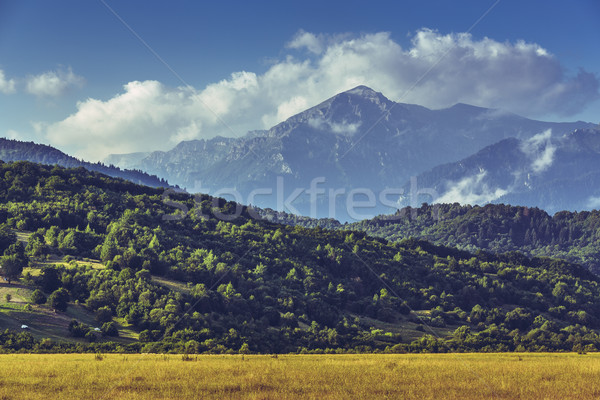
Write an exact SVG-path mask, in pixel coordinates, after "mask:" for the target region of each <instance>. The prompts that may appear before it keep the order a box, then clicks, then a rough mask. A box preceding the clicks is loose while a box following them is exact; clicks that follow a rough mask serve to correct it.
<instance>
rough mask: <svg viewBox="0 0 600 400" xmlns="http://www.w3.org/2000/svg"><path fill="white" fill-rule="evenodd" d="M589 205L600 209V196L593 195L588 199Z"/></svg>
mask: <svg viewBox="0 0 600 400" xmlns="http://www.w3.org/2000/svg"><path fill="white" fill-rule="evenodd" d="M587 207H588V208H591V209H595V210H598V209H600V197H594V196H591V197H590V198H589V199H588V201H587Z"/></svg>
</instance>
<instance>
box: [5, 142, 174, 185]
mask: <svg viewBox="0 0 600 400" xmlns="http://www.w3.org/2000/svg"><path fill="white" fill-rule="evenodd" d="M0 160H3V161H5V162H11V161H30V162H35V163H40V164H48V165H60V166H62V167H66V168H76V167H84V168H86V169H88V170H90V171H96V172H101V173H103V174H106V175H108V176H112V177H115V178H123V179H127V180H128V181H131V182H133V183H137V184H141V185H146V186H152V187H168V186H169V184H168V182H167V181H166V180H164V179H161V178H158V177H157V176H155V175H148V174H147V173H145V172H143V171H139V170H127V169H121V168H119V167H115V166H112V165H110V166H106V165H104V164H101V163H96V164H93V163H89V162H86V161H80V160H78V159H76V158H75V157H71V156H69V155H67V154H65V153H63V152H62V151H60V150H58V149H55V148H54V147H51V146H47V145H44V144H37V143H33V142H21V141H18V140H10V139H5V138H0Z"/></svg>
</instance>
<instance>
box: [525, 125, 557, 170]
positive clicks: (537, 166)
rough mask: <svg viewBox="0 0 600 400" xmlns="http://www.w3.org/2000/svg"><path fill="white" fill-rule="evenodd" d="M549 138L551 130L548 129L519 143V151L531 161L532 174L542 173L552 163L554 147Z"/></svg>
mask: <svg viewBox="0 0 600 400" xmlns="http://www.w3.org/2000/svg"><path fill="white" fill-rule="evenodd" d="M551 138H552V130H551V129H548V130H546V131H544V132H542V133H538V134H537V135H535V136H533V137H531V138H529V139H527V140H525V141H523V142H522V143H521V151H522V152H523V153H525V154H527V155H528V156H529V157H531V159H532V162H531V168H532V169H533V171H534V172H537V173H539V172H543V171H545V170H547V169H548V168H550V166H551V165H552V163H553V162H554V153H555V152H556V146H555V145H554V144H553V143H552V141H551V140H550V139H551Z"/></svg>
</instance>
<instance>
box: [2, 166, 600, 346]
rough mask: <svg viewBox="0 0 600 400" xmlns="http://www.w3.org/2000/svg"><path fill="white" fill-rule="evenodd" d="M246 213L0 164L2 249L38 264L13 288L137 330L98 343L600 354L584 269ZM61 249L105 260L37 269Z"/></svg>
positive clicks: (51, 170) (592, 285)
mask: <svg viewBox="0 0 600 400" xmlns="http://www.w3.org/2000/svg"><path fill="white" fill-rule="evenodd" d="M253 213H254V212H253V210H252V209H249V208H246V207H243V206H240V205H238V204H235V203H231V202H226V201H224V200H222V199H214V198H211V197H209V196H206V195H201V196H195V197H192V196H190V195H187V194H176V193H171V194H169V196H168V198H165V197H164V196H163V191H162V190H160V189H153V188H149V187H145V186H139V185H134V184H132V183H129V182H126V181H123V180H118V179H112V178H108V177H106V176H102V175H101V174H98V173H93V172H88V171H86V170H84V169H63V168H59V167H48V166H42V165H36V164H31V163H26V162H17V163H12V164H6V163H0V225H1V226H0V233H1V234H2V235H1V238H2V240H1V241H0V244H1V245H2V248H1V249H0V250H3V251H4V254H5V256H4V257H9V258H10V257H12V258H13V259H16V260H20V259H21V258H22V257H25V256H28V257H30V259H31V260H32V261H33V266H34V268H33V270H32V271H31V273H30V274H29V275H27V276H25V277H24V278H23V279H22V280H21V282H20V284H26V285H30V287H31V288H32V289H33V288H39V289H40V290H41V291H43V292H45V295H46V296H49V297H50V298H53V299H54V300H52V302H51V303H52V304H55V303H54V302H55V301H57V303H56V304H57V306H56V307H58V306H60V303H58V300H57V298H58V297H59V294H60V296H63V295H64V294H65V293H66V294H67V300H69V301H70V302H71V303H69V304H71V305H68V304H64V305H66V306H67V307H72V304H73V302H74V301H77V302H78V303H79V304H80V305H83V306H85V307H86V310H87V312H89V313H94V314H95V315H97V316H99V317H100V318H101V319H102V321H108V322H105V323H106V324H109V325H107V326H105V325H102V329H103V330H106V332H107V335H108V336H107V337H109V338H110V335H111V334H114V333H115V332H114V326H113V328H111V325H110V323H111V322H115V323H116V322H118V323H121V322H123V323H127V324H129V325H130V326H131V328H132V329H134V330H136V331H137V332H139V342H134V343H133V344H129V345H119V346H121V347H115V346H116V345H111V344H110V343H107V342H106V340H107V339H106V337H105V338H104V339H101V338H97V339H98V340H102V341H101V342H100V343H98V344H97V345H94V346H95V347H94V349H102V351H107V350H110V349H112V350H116V351H124V349H125V347H123V346H126V349H128V350H130V351H157V352H163V351H169V350H176V351H182V352H183V351H187V352H213V353H215V352H226V351H241V352H247V351H257V352H288V351H291V352H295V351H311V350H318V351H323V350H324V349H327V348H329V349H341V350H347V349H354V350H356V351H371V350H373V349H381V350H383V349H386V348H387V349H388V350H389V351H423V350H425V351H447V350H465V349H470V350H488V351H489V350H492V349H493V350H514V349H519V350H520V349H531V350H539V349H569V350H570V349H577V348H582V349H583V348H584V347H585V346H588V348H590V349H591V347H589V346H600V337H599V336H598V334H597V333H596V331H595V329H597V328H599V327H600V321H599V320H598V319H597V315H599V311H600V287H599V282H598V280H597V278H596V277H595V276H594V275H592V274H591V273H590V272H589V271H587V270H586V269H584V268H583V267H581V266H579V265H576V264H571V263H568V262H565V261H558V260H551V259H544V258H533V259H529V258H526V257H524V256H522V255H519V254H507V255H497V256H494V255H491V254H486V253H477V254H471V253H468V252H465V251H459V250H456V249H452V248H448V247H441V246H434V245H432V244H430V243H428V242H424V241H415V240H409V241H403V242H399V243H389V242H387V241H386V240H382V239H374V238H371V237H369V236H367V235H366V234H364V233H360V232H352V231H329V230H323V229H321V228H316V229H306V228H301V227H291V226H283V225H277V224H273V223H270V222H267V221H263V220H256V219H253V218H252V215H253ZM15 228H18V229H26V230H29V231H33V233H32V234H31V236H29V238H28V244H27V246H26V248H24V249H23V247H20V246H19V245H15V244H11V241H14V240H15V238H14V237H12V238H11V234H10V229H15ZM56 252H61V253H63V254H67V255H70V256H72V257H90V256H91V257H94V258H99V259H101V261H102V262H103V263H104V265H105V266H106V267H105V268H100V269H99V268H93V267H86V266H85V265H76V263H71V264H70V265H67V266H64V265H62V266H61V265H58V266H54V267H49V266H45V267H43V268H41V269H40V263H44V262H45V260H46V258H47V255H48V254H55V253H56ZM5 260H7V259H5V258H3V259H2V262H4V261H5ZM34 272H35V273H34ZM152 275H160V276H162V278H161V279H159V280H158V281H155V280H154V279H153V278H152ZM165 278H166V279H167V281H165ZM175 281H179V282H181V284H180V285H177V284H174V283H173V282H175ZM160 282H167V283H168V284H164V283H160ZM57 291H58V292H60V293H59V294H56V293H57ZM68 310H69V308H67V311H68ZM0 312H9V311H7V310H6V309H5V308H4V307H2V308H0ZM59 312H62V311H59ZM111 320H112V321H111ZM32 324H33V323H32ZM69 326H70V328H71V329H70V332H71V333H70V334H71V335H82V336H83V335H85V336H86V337H90V335H93V332H92V333H90V332H89V327H87V326H86V325H81V324H80V323H73V324H70V325H69ZM37 328H38V327H36V326H35V325H34V326H32V329H37ZM117 330H118V329H117ZM425 333H429V334H431V335H434V336H427V335H425ZM68 334H69V333H68V332H65V335H68ZM27 337H28V336H27V334H15V333H11V332H5V333H4V334H0V347H3V348H4V349H8V350H14V349H15V348H19V346H20V348H29V349H40V348H43V346H46V348H52V346H53V344H52V342H44V343H42V342H35V341H34V340H33V339H32V340H29V339H27ZM436 337H439V339H438V338H436ZM90 339H91V337H90ZM40 346H42V347H40ZM62 346H63V347H61V348H62V349H64V348H65V347H64V346H66V345H62Z"/></svg>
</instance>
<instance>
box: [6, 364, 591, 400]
mask: <svg viewBox="0 0 600 400" xmlns="http://www.w3.org/2000/svg"><path fill="white" fill-rule="evenodd" d="M99 358H101V360H97V359H96V356H95V355H93V354H75V355H39V354H35V355H24V354H21V355H2V356H0V365H1V366H2V368H0V398H1V399H24V398H27V399H47V398H61V399H81V398H95V399H195V398H245V399H266V398H277V399H296V398H298V399H299V398H302V399H304V398H312V399H341V398H425V399H440V398H447V399H485V398H499V399H525V398H527V399H574V398H577V399H596V398H598V397H599V396H600V386H599V385H598V384H597V383H598V381H599V379H600V355H599V354H588V355H577V354H512V353H511V354H418V355H288V356H281V355H280V356H278V357H276V358H275V357H271V356H240V355H238V356H197V357H196V356H192V361H184V360H183V359H182V356H181V355H166V356H165V355H123V354H108V355H103V356H102V357H99Z"/></svg>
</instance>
